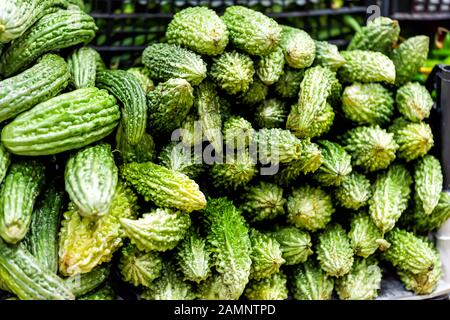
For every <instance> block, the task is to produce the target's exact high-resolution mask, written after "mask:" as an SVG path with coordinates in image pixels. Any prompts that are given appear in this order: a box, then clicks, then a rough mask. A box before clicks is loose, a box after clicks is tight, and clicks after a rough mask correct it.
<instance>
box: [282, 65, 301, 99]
mask: <svg viewBox="0 0 450 320" xmlns="http://www.w3.org/2000/svg"><path fill="white" fill-rule="evenodd" d="M304 74H305V71H304V69H301V70H297V69H292V68H289V67H285V68H284V74H283V75H282V76H281V77H280V79H279V80H278V81H277V83H275V92H276V93H277V94H278V95H279V96H280V97H281V98H284V99H292V98H295V97H296V96H297V95H298V92H299V91H300V84H301V83H302V80H303V76H304Z"/></svg>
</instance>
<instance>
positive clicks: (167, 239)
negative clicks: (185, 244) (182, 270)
mask: <svg viewBox="0 0 450 320" xmlns="http://www.w3.org/2000/svg"><path fill="white" fill-rule="evenodd" d="M120 224H121V226H122V228H123V230H124V232H125V235H126V236H127V237H128V238H129V239H130V240H131V243H133V244H134V245H136V247H137V248H138V249H139V250H141V251H146V252H150V251H167V250H172V249H173V248H175V246H176V245H177V244H178V242H180V240H181V239H183V238H184V235H185V234H186V232H187V230H188V229H189V227H190V226H191V219H190V218H189V215H188V214H186V213H184V212H180V211H172V210H170V209H159V208H158V209H155V210H153V211H151V212H150V213H145V214H143V215H142V218H139V219H137V220H132V219H126V218H122V219H120Z"/></svg>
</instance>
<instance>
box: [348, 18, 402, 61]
mask: <svg viewBox="0 0 450 320" xmlns="http://www.w3.org/2000/svg"><path fill="white" fill-rule="evenodd" d="M399 35H400V26H399V24H398V21H397V20H391V19H390V18H387V17H378V18H375V19H373V20H371V21H368V22H367V26H365V27H362V28H361V29H360V30H358V31H357V32H356V34H355V35H354V36H353V38H352V41H351V42H350V44H349V45H348V50H369V51H378V52H381V53H384V54H386V55H389V54H390V53H391V52H392V49H393V48H394V45H396V44H397V41H398V37H399Z"/></svg>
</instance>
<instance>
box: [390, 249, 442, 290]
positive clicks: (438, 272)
mask: <svg viewBox="0 0 450 320" xmlns="http://www.w3.org/2000/svg"><path fill="white" fill-rule="evenodd" d="M435 256H436V260H435V265H434V268H433V270H431V271H428V272H426V273H419V274H414V273H412V272H409V271H404V270H397V275H398V276H399V278H400V281H401V282H403V284H404V286H405V288H406V289H408V290H411V291H413V292H414V293H415V294H430V293H432V292H433V291H434V290H435V289H436V287H437V286H438V283H439V280H440V279H441V278H442V276H443V271H442V263H441V259H440V257H439V253H438V252H435Z"/></svg>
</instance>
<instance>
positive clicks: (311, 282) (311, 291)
mask: <svg viewBox="0 0 450 320" xmlns="http://www.w3.org/2000/svg"><path fill="white" fill-rule="evenodd" d="M291 285H292V296H293V297H294V299H295V300H331V297H332V294H333V287H334V279H333V278H332V277H329V276H328V275H327V274H326V273H325V271H323V270H322V269H321V268H320V266H319V265H317V263H315V262H313V261H307V262H305V263H304V264H301V265H299V266H298V267H297V268H296V269H295V271H294V273H293V275H292V278H291Z"/></svg>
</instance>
